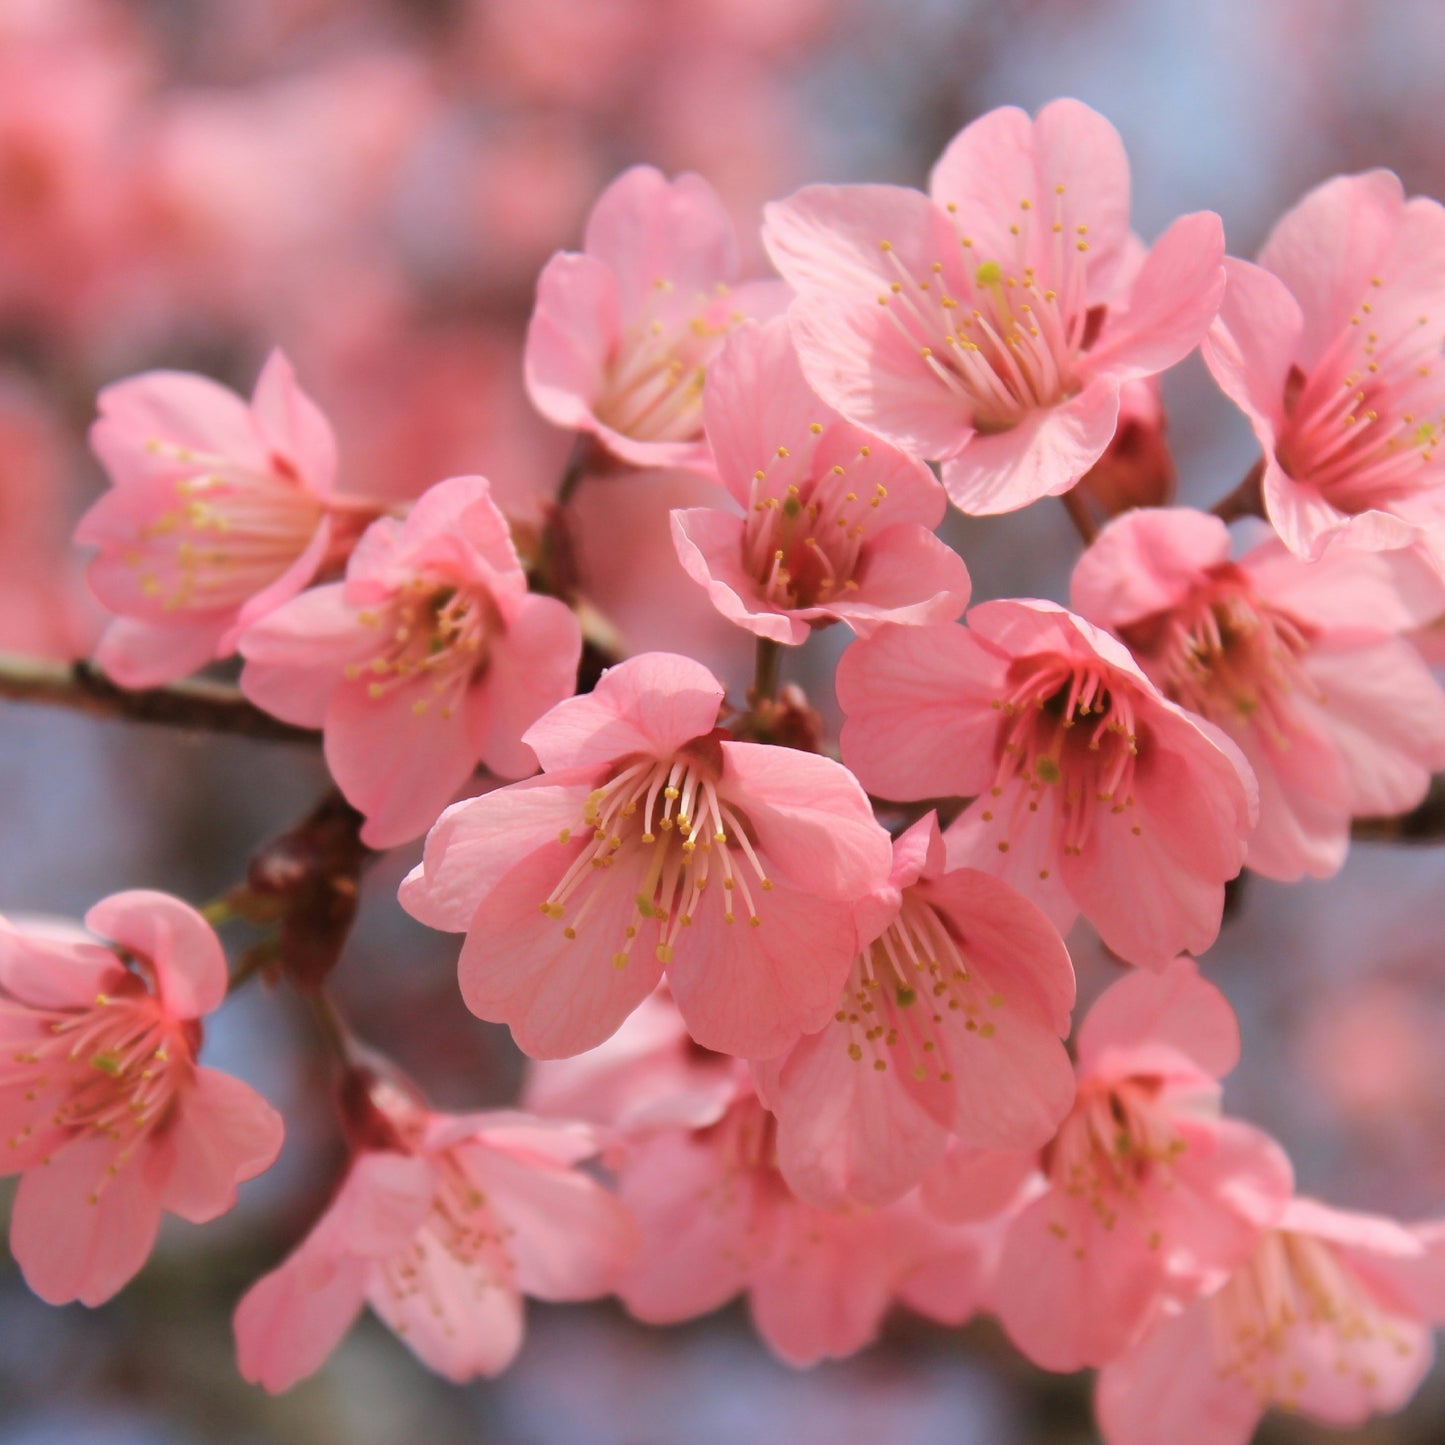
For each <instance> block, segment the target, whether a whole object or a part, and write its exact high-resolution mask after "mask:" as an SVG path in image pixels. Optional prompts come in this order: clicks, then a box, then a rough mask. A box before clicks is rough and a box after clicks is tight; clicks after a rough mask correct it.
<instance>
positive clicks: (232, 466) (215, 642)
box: [75, 351, 375, 687]
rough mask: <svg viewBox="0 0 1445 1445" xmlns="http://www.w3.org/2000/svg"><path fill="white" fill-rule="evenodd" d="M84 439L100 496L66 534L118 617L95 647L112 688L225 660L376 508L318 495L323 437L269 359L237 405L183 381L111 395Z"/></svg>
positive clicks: (324, 428) (125, 388) (325, 457)
mask: <svg viewBox="0 0 1445 1445" xmlns="http://www.w3.org/2000/svg"><path fill="white" fill-rule="evenodd" d="M100 413H101V414H100V419H99V420H98V421H97V422H96V423H95V425H94V426H93V427H92V428H91V433H90V443H91V446H92V448H93V449H94V450H95V453H96V455H97V456H98V457H99V458H100V460H101V464H102V465H103V466H104V467H105V469H106V471H107V472H108V473H109V474H110V479H111V483H112V487H111V490H110V491H109V492H107V493H106V494H105V495H104V496H103V497H101V499H100V500H99V501H98V502H96V503H95V505H94V506H93V507H91V509H90V510H89V511H88V512H87V513H86V514H85V515H84V516H83V517H82V518H81V519H80V522H79V524H78V526H77V527H76V529H75V540H76V541H77V542H78V543H80V544H81V545H82V546H91V547H98V548H99V549H100V553H99V555H98V556H96V557H95V558H94V559H93V560H92V561H91V563H90V571H89V577H90V584H91V587H92V588H93V589H94V590H95V593H96V596H98V597H99V598H100V600H101V601H102V602H103V603H104V604H105V606H106V607H108V608H109V609H110V610H111V611H112V612H114V613H117V614H118V616H117V617H116V620H115V621H113V622H112V623H111V624H110V627H109V628H108V629H107V631H106V634H105V636H104V638H102V640H101V644H100V648H99V650H98V651H97V654H96V656H97V659H98V660H99V662H100V664H101V666H102V667H104V668H105V670H106V671H107V672H108V673H109V674H110V675H111V676H112V677H113V678H115V680H116V681H117V682H119V683H120V684H122V686H125V687H149V686H152V685H154V684H156V683H162V682H169V681H171V680H172V679H174V678H177V677H182V676H184V675H185V674H186V673H188V672H193V671H194V670H195V669H196V668H198V667H202V666H204V665H205V664H206V663H208V662H210V661H211V660H212V659H213V658H217V657H225V656H228V655H229V654H230V653H231V652H233V651H234V650H235V646H236V641H237V639H238V638H239V637H240V635H241V633H242V632H243V631H244V630H245V629H246V627H247V626H249V625H250V624H251V623H252V622H255V621H256V620H257V619H258V618H260V617H263V616H265V614H266V613H267V612H269V611H270V610H271V609H272V608H274V607H276V606H279V605H280V604H281V603H282V602H284V601H286V599H287V598H289V597H293V596H295V594H296V593H297V592H299V591H300V590H301V589H302V588H303V587H305V586H306V584H307V583H308V582H310V581H311V579H312V578H313V577H314V576H315V575H316V573H317V572H318V571H319V570H320V568H321V567H322V565H323V564H324V563H325V562H326V561H327V560H328V559H332V558H334V557H336V556H337V554H338V552H339V554H340V555H342V556H344V555H345V550H346V548H347V547H348V546H349V541H350V539H351V537H352V536H353V535H354V529H355V525H356V519H357V517H358V516H362V517H364V518H365V520H370V518H371V517H372V516H374V515H375V509H374V508H370V507H366V506H364V505H363V504H354V503H344V502H342V501H340V500H338V499H335V498H333V497H332V495H331V485H332V478H333V475H334V473H335V470H336V454H335V453H336V448H335V442H334V440H333V438H332V435H331V428H330V427H329V426H328V425H327V423H326V419H325V417H323V416H322V415H321V413H320V412H319V411H318V410H317V409H316V407H315V404H314V403H313V402H312V401H311V400H310V398H309V397H307V395H306V394H305V393H304V392H303V391H302V390H301V389H300V388H299V387H298V386H297V385H296V381H295V378H294V377H293V375H292V372H291V366H290V363H288V362H287V360H286V358H285V357H284V356H282V355H281V353H280V352H279V351H276V352H273V353H272V354H271V357H270V359H269V360H268V361H267V363H266V365H265V367H264V368H263V369H262V372H261V376H260V379H259V380H258V381H257V382H256V392H255V395H254V396H253V397H252V399H251V403H250V405H249V406H248V405H247V404H246V403H245V402H244V401H242V400H241V398H240V397H238V396H237V395H236V394H235V393H234V392H232V391H229V390H227V389H226V388H225V387H223V386H220V385H218V384H217V383H216V382H214V381H209V380H207V379H206V378H205V377H203V376H193V375H191V374H190V373H188V372H175V371H152V372H147V373H145V374H144V375H142V376H136V377H131V378H130V379H129V380H127V381H121V382H117V383H116V384H115V385H114V386H108V387H106V388H105V390H104V391H102V392H101V394H100Z"/></svg>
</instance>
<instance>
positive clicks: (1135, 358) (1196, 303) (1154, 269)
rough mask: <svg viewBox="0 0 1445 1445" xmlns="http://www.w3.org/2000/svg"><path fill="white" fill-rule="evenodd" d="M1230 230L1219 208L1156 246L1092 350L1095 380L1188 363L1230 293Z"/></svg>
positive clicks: (1188, 219) (1172, 230) (1178, 227)
mask: <svg viewBox="0 0 1445 1445" xmlns="http://www.w3.org/2000/svg"><path fill="white" fill-rule="evenodd" d="M1224 286H1225V273H1224V226H1223V224H1222V223H1221V222H1220V219H1219V217H1218V216H1216V215H1215V214H1214V212H1213V211H1199V212H1196V213H1195V214H1194V215H1191V216H1181V217H1180V218H1179V219H1178V220H1177V221H1175V222H1174V224H1173V225H1171V226H1170V227H1169V229H1168V230H1167V231H1165V232H1164V234H1163V235H1162V236H1160V238H1159V239H1158V240H1157V241H1156V242H1155V243H1154V245H1153V247H1152V248H1151V249H1150V251H1149V254H1148V256H1147V257H1146V258H1145V261H1144V264H1143V266H1142V267H1141V268H1140V270H1139V274H1138V276H1137V277H1136V278H1135V280H1134V283H1133V285H1132V286H1131V287H1130V290H1129V297H1128V303H1127V309H1126V310H1124V311H1122V312H1116V311H1114V310H1113V309H1112V308H1111V309H1110V311H1109V315H1108V319H1107V321H1106V322H1105V325H1104V331H1103V334H1102V335H1101V336H1100V338H1099V341H1098V344H1097V345H1096V346H1095V347H1094V349H1093V350H1091V351H1090V352H1089V353H1088V363H1087V365H1088V371H1089V373H1090V374H1091V375H1095V376H1097V375H1100V374H1101V373H1104V372H1107V373H1108V374H1109V375H1111V376H1115V377H1118V378H1120V379H1126V378H1132V377H1138V376H1153V375H1155V374H1156V373H1157V372H1160V371H1165V370H1167V369H1168V368H1169V367H1171V366H1173V365H1174V364H1175V362H1177V361H1182V360H1183V359H1184V358H1185V357H1186V356H1188V355H1189V353H1190V352H1191V351H1193V350H1194V348H1195V347H1196V346H1198V345H1199V343H1200V341H1201V340H1202V339H1203V337H1204V333H1205V332H1206V331H1207V330H1208V329H1209V324H1210V322H1212V321H1213V320H1214V318H1215V316H1216V314H1217V313H1218V311H1219V303H1220V300H1221V298H1222V297H1223V295H1224Z"/></svg>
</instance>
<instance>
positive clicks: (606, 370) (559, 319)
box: [526, 166, 786, 469]
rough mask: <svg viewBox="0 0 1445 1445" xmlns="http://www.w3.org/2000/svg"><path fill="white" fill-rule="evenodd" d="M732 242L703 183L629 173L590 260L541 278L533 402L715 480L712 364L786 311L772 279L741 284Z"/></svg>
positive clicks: (576, 425) (575, 256)
mask: <svg viewBox="0 0 1445 1445" xmlns="http://www.w3.org/2000/svg"><path fill="white" fill-rule="evenodd" d="M737 274H738V258H737V240H736V237H735V236H734V233H733V226H732V222H731V221H730V220H729V219H728V216H727V213H726V212H725V211H724V210H723V209H722V203H721V202H720V201H719V200H718V198H717V196H716V195H715V194H714V192H713V190H712V187H711V186H709V185H708V184H707V182H706V181H704V180H703V179H702V177H700V176H696V175H683V176H679V177H678V178H677V179H676V180H675V181H669V180H668V179H667V178H666V177H665V176H664V175H663V174H662V173H661V172H660V171H657V170H654V169H652V167H650V166H634V167H633V168H632V169H631V170H629V171H624V172H623V173H622V175H620V176H619V177H618V178H617V179H616V180H615V181H613V182H612V184H611V185H610V186H608V188H607V189H606V190H605V191H604V192H603V193H602V195H601V196H600V197H599V198H598V200H597V204H596V205H595V206H594V207H593V208H592V214H591V215H590V216H589V217H588V220H587V235H586V241H585V247H584V250H583V251H582V252H581V253H580V254H579V253H576V252H570V251H568V252H561V253H559V254H558V255H556V256H554V257H553V258H552V259H551V260H550V261H549V262H548V263H547V265H546V267H545V269H544V270H543V272H542V274H541V276H540V277H539V278H538V281H537V305H536V309H535V310H534V311H533V313H532V322H531V326H530V327H529V328H528V331H527V350H526V371H527V392H528V395H530V396H531V398H532V401H533V404H534V405H535V406H536V408H537V410H538V411H540V412H541V413H542V415H543V416H545V417H546V418H547V419H548V420H549V421H551V422H554V423H555V424H556V425H557V426H560V427H567V428H568V429H570V430H574V431H583V432H588V433H591V434H592V435H595V436H596V437H597V438H598V440H599V441H600V442H601V443H602V445H603V446H605V447H606V448H607V449H608V451H610V452H612V453H613V454H614V455H615V456H618V457H620V458H621V459H622V460H623V461H627V462H631V463H633V464H634V465H636V466H690V467H700V468H703V469H710V461H709V453H708V448H707V444H706V443H705V442H704V441H703V440H702V429H703V418H702V396H703V383H704V379H705V376H706V373H707V368H708V364H709V363H710V362H711V361H712V359H713V357H714V356H715V355H716V354H717V352H718V350H719V349H720V347H721V346H722V343H723V340H724V338H725V337H726V336H727V334H728V332H729V331H731V330H732V328H733V327H734V326H736V325H737V324H738V323H739V322H740V321H743V320H745V319H746V318H748V317H750V316H766V315H769V314H771V313H772V312H774V311H776V310H777V309H778V308H779V306H780V305H781V304H782V303H783V300H784V298H785V295H786V293H785V290H784V288H783V287H782V286H780V285H779V284H778V283H777V282H775V281H774V282H758V283H749V284H747V285H743V286H738V287H734V286H733V283H734V282H735V281H736V280H737Z"/></svg>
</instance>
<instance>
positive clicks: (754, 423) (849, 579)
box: [672, 317, 969, 646]
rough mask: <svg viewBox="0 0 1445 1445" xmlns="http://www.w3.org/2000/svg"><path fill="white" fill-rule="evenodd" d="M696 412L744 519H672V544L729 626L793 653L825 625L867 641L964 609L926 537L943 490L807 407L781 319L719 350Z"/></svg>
mask: <svg viewBox="0 0 1445 1445" xmlns="http://www.w3.org/2000/svg"><path fill="white" fill-rule="evenodd" d="M704 413H705V415H706V418H707V436H708V441H709V442H710V443H711V444H712V449H713V455H714V458H715V459H716V462H717V469H718V475H719V477H720V479H721V481H722V483H723V485H724V486H725V487H727V489H728V491H729V492H731V493H732V496H733V500H734V501H736V502H737V503H738V505H739V506H741V507H742V508H743V515H742V516H740V517H739V516H736V515H734V514H733V513H730V512H725V511H720V510H718V509H715V508H705V507H704V508H696V509H693V510H691V511H678V512H674V513H673V514H672V536H673V542H674V544H675V545H676V547H677V555H678V558H679V559H680V560H681V562H682V565H683V568H684V569H685V570H686V572H687V574H688V576H689V577H691V578H692V579H693V581H694V582H697V583H698V584H699V585H700V586H702V587H705V588H706V589H707V594H708V596H709V598H711V600H712V603H713V606H714V607H716V608H717V610H718V611H719V612H721V613H722V615H723V616H724V617H726V618H727V619H728V620H729V621H730V622H735V623H737V625H738V626H739V627H745V628H746V629H747V630H748V631H749V632H753V633H756V634H757V635H758V636H759V637H766V638H771V639H772V640H773V641H774V642H782V643H787V644H789V645H792V646H797V645H798V644H800V643H802V642H805V641H806V640H807V638H808V634H809V631H810V630H811V629H812V628H814V627H822V626H825V625H826V624H827V623H829V622H846V623H847V624H848V625H849V626H850V627H851V628H852V629H853V630H854V631H855V632H857V633H859V634H861V635H864V636H866V635H867V634H868V633H869V632H870V631H872V630H873V628H875V627H876V626H877V625H878V624H879V623H880V622H885V621H889V622H951V621H952V620H953V619H954V618H955V617H957V616H958V615H959V613H961V612H962V611H963V609H964V608H965V607H966V606H967V605H968V595H969V580H968V569H967V568H966V567H965V566H964V565H963V560H962V558H960V557H959V556H958V554H957V553H956V552H954V551H953V549H952V548H950V547H948V546H946V545H945V544H944V543H943V542H940V541H939V540H938V538H937V537H935V536H934V535H933V532H932V528H934V527H936V526H937V525H938V524H939V523H940V522H941V521H942V520H943V514H944V510H945V507H946V498H945V497H944V494H943V489H942V488H941V487H940V486H939V485H938V483H937V482H936V481H935V480H934V478H933V474H932V473H931V472H930V471H929V470H928V468H927V467H926V466H924V465H923V463H922V462H919V461H914V460H912V459H910V458H908V457H906V456H904V455H903V454H902V453H901V452H899V451H897V450H895V449H894V448H893V447H892V446H890V445H889V444H888V443H887V442H883V441H880V440H879V439H878V438H877V437H875V436H873V435H872V434H871V433H869V432H865V431H863V430H862V429H861V428H859V427H856V426H853V425H852V424H851V423H850V422H846V421H844V420H843V419H842V418H841V417H840V416H839V415H838V414H837V413H836V412H835V411H834V410H833V409H832V408H831V407H829V406H825V405H824V404H823V403H822V402H820V401H819V400H818V398H817V396H816V395H815V394H814V393H813V392H812V390H811V389H810V388H809V386H808V384H807V382H805V381H804V380H803V374H802V372H801V371H800V370H799V369H798V361H797V356H796V354H795V353H794V351H793V347H792V343H791V341H790V340H789V338H788V326H787V322H786V321H784V320H783V319H782V318H781V317H779V318H776V319H775V320H773V321H770V322H768V323H767V324H766V325H765V326H762V327H757V326H747V327H745V328H743V329H742V330H740V331H739V332H738V333H737V334H736V335H735V336H734V337H733V338H732V339H731V340H730V341H729V342H728V345H727V347H726V348H725V350H724V351H723V354H722V355H721V356H720V357H719V358H718V360H717V361H716V363H715V364H714V366H713V369H712V373H711V376H710V379H709V381H708V390H707V398H706V401H705V403H704Z"/></svg>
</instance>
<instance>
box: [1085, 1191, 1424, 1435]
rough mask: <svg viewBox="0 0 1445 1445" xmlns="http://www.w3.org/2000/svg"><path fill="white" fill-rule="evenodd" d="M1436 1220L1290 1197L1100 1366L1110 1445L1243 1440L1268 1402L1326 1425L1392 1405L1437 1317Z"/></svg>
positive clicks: (1403, 1393) (1408, 1391)
mask: <svg viewBox="0 0 1445 1445" xmlns="http://www.w3.org/2000/svg"><path fill="white" fill-rule="evenodd" d="M1441 1258H1442V1255H1441V1239H1440V1231H1439V1228H1438V1226H1433V1227H1429V1226H1427V1227H1425V1228H1423V1229H1420V1228H1417V1229H1413V1230H1412V1229H1406V1228H1404V1227H1403V1226H1402V1225H1399V1224H1397V1223H1396V1222H1395V1221H1394V1220H1391V1219H1386V1218H1383V1217H1381V1216H1379V1215H1373V1214H1357V1213H1354V1212H1352V1211H1346V1210H1341V1209H1333V1208H1331V1207H1330V1206H1328V1205H1325V1204H1321V1203H1319V1202H1318V1201H1317V1200H1314V1199H1307V1198H1304V1197H1299V1198H1296V1199H1294V1200H1292V1201H1291V1202H1290V1203H1289V1204H1288V1206H1287V1207H1286V1209H1285V1211H1284V1213H1283V1215H1282V1216H1281V1218H1280V1219H1279V1221H1278V1223H1277V1224H1276V1225H1275V1227H1273V1228H1272V1229H1270V1230H1268V1231H1266V1232H1265V1234H1264V1235H1263V1237H1262V1238H1261V1239H1260V1241H1259V1243H1258V1245H1257V1246H1256V1247H1255V1249H1254V1251H1253V1252H1252V1253H1251V1255H1250V1256H1249V1258H1248V1259H1246V1260H1245V1261H1244V1262H1243V1263H1242V1264H1241V1265H1240V1266H1239V1268H1238V1269H1237V1270H1235V1271H1234V1273H1233V1274H1231V1275H1230V1277H1229V1279H1228V1280H1227V1281H1226V1282H1225V1283H1224V1285H1223V1286H1222V1287H1220V1288H1219V1289H1217V1290H1215V1291H1214V1292H1213V1293H1212V1294H1210V1295H1209V1296H1207V1297H1206V1298H1202V1299H1198V1300H1196V1301H1195V1302H1194V1303H1192V1304H1190V1305H1188V1306H1187V1307H1185V1308H1183V1309H1180V1310H1175V1311H1166V1312H1163V1313H1161V1315H1160V1316H1159V1318H1158V1320H1157V1321H1156V1322H1155V1323H1154V1325H1153V1326H1152V1327H1151V1328H1150V1330H1149V1331H1148V1332H1147V1333H1146V1334H1145V1335H1144V1337H1143V1338H1142V1339H1141V1340H1140V1341H1139V1343H1138V1344H1137V1345H1135V1346H1134V1348H1133V1349H1131V1350H1130V1351H1129V1352H1128V1353H1127V1354H1125V1355H1123V1356H1122V1357H1121V1358H1119V1359H1117V1360H1115V1361H1113V1362H1112V1363H1110V1364H1108V1365H1106V1366H1105V1367H1104V1369H1103V1370H1102V1371H1101V1372H1100V1375H1099V1381H1098V1392H1097V1395H1096V1397H1095V1401H1096V1410H1097V1414H1098V1419H1099V1428H1100V1431H1101V1433H1102V1434H1103V1437H1104V1440H1105V1441H1106V1442H1107V1445H1153V1442H1154V1441H1156V1440H1160V1439H1167V1440H1169V1441H1171V1442H1175V1441H1177V1442H1178V1445H1247V1442H1248V1441H1249V1439H1250V1438H1251V1437H1252V1436H1253V1434H1254V1430H1255V1426H1256V1425H1258V1423H1259V1421H1260V1418H1261V1417H1262V1416H1263V1415H1264V1413H1265V1411H1266V1410H1268V1409H1270V1408H1271V1407H1273V1408H1277V1409H1281V1410H1287V1411H1289V1412H1290V1413H1291V1414H1299V1415H1307V1416H1309V1417H1310V1418H1311V1419H1314V1420H1319V1421H1321V1422H1323V1423H1324V1424H1326V1425H1333V1426H1337V1427H1338V1426H1344V1427H1348V1426H1354V1425H1361V1424H1363V1423H1364V1422H1365V1421H1366V1420H1367V1419H1368V1418H1369V1417H1370V1416H1371V1415H1375V1414H1388V1413H1390V1412H1392V1411H1395V1410H1399V1409H1401V1408H1402V1407H1403V1406H1404V1405H1405V1403H1406V1402H1407V1401H1408V1400H1409V1398H1410V1396H1411V1395H1413V1394H1414V1392H1415V1389H1416V1387H1417V1386H1418V1385H1419V1384H1420V1381H1421V1380H1423V1379H1424V1377H1425V1375H1426V1373H1427V1372H1428V1370H1429V1368H1430V1364H1431V1362H1432V1360H1433V1359H1434V1357H1435V1344H1434V1339H1433V1336H1432V1333H1431V1328H1430V1327H1431V1325H1435V1324H1440V1323H1442V1322H1445V1270H1442V1268H1441Z"/></svg>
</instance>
